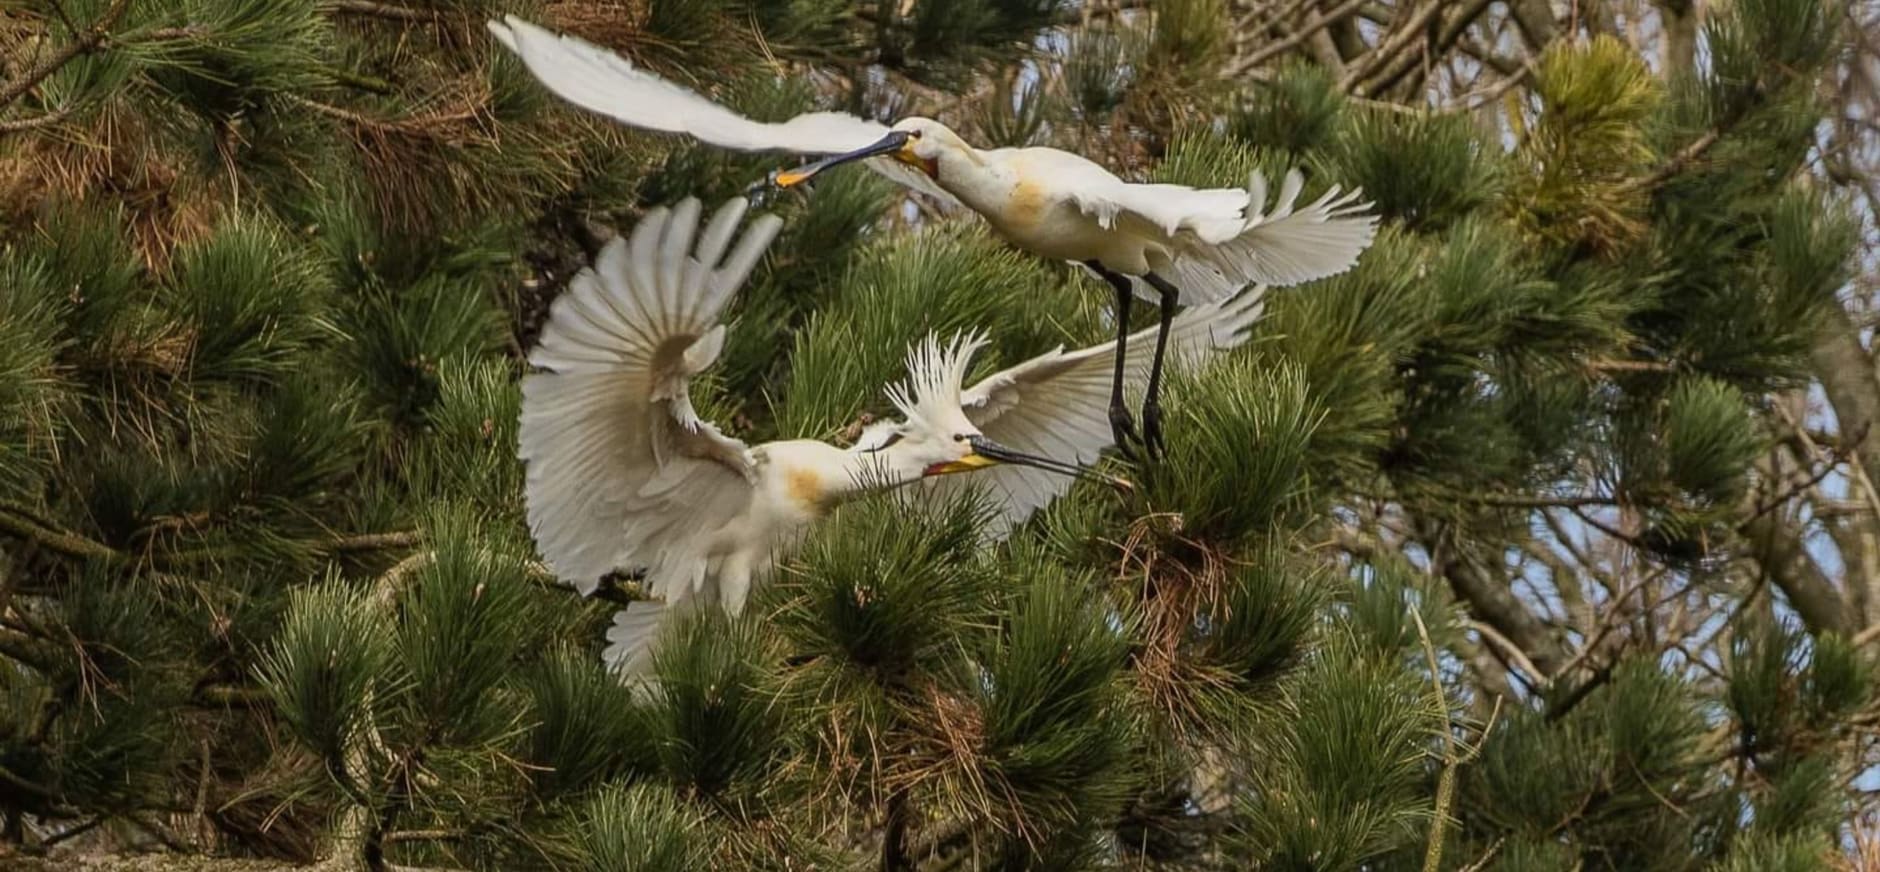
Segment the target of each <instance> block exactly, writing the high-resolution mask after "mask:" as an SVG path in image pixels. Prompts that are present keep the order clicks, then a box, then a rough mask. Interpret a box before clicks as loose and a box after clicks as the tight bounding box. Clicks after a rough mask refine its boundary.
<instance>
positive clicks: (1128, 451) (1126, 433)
mask: <svg viewBox="0 0 1880 872" xmlns="http://www.w3.org/2000/svg"><path fill="white" fill-rule="evenodd" d="M1110 436H1111V438H1113V439H1115V440H1116V450H1117V452H1119V453H1121V454H1122V455H1123V459H1125V460H1128V461H1129V462H1131V463H1134V462H1136V449H1134V448H1133V447H1131V445H1132V444H1133V443H1138V442H1141V441H1142V437H1140V436H1137V435H1136V422H1135V421H1132V420H1130V417H1129V409H1128V408H1126V407H1125V406H1123V405H1122V404H1121V403H1118V404H1116V405H1112V406H1110Z"/></svg>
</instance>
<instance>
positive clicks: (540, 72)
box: [489, 15, 1377, 452]
mask: <svg viewBox="0 0 1880 872" xmlns="http://www.w3.org/2000/svg"><path fill="white" fill-rule="evenodd" d="M489 27H490V30H491V32H493V33H494V34H495V35H496V38H497V39H498V40H499V41H500V42H501V43H502V44H503V45H504V46H506V47H508V48H509V49H510V50H511V51H513V52H515V53H516V55H517V56H518V57H520V58H521V59H522V62H523V63H524V64H526V65H527V66H528V68H529V70H530V71H531V72H533V73H534V74H535V76H536V77H537V78H538V79H540V80H541V81H542V83H543V84H544V85H546V86H548V88H549V89H550V90H552V91H554V92H555V93H556V94H559V95H560V96H561V97H562V98H563V99H566V100H568V101H569V102H571V103H574V104H576V105H578V106H582V107H585V108H587V109H590V110H593V111H595V112H599V113H601V114H603V115H608V116H611V117H612V118H614V119H617V120H619V121H622V122H625V123H626V124H629V125H631V126H634V127H640V128H645V129H649V130H658V131H664V132H668V133H682V134H687V135H690V136H694V137H697V138H698V139H700V140H702V141H704V142H707V143H710V144H712V145H716V146H720V147H723V148H731V149H740V150H744V151H769V150H776V151H786V152H795V153H799V154H825V155H833V156H832V157H828V158H825V159H823V160H819V161H817V162H815V163H812V164H809V165H807V166H804V167H801V168H799V169H796V170H791V171H789V172H783V173H773V174H772V176H771V180H772V181H773V182H774V183H776V184H777V185H780V186H784V187H788V186H791V185H796V184H800V183H802V182H803V181H805V180H807V179H809V178H810V177H812V176H814V175H816V174H817V173H818V172H821V171H822V170H824V169H827V168H829V167H832V166H835V165H837V164H841V163H846V162H849V161H855V160H864V159H866V160H867V165H868V166H869V167H870V168H871V169H874V170H876V171H877V172H880V173H882V174H883V175H886V176H888V177H889V178H891V179H893V180H894V181H896V182H899V183H901V184H903V185H906V186H909V187H912V188H915V189H917V190H920V191H924V192H927V193H929V194H943V195H948V197H947V198H948V199H957V200H958V201H960V202H962V203H964V204H965V205H966V206H967V207H969V208H971V209H972V210H973V211H976V212H978V213H980V214H981V215H984V216H985V217H986V219H987V220H988V221H990V222H991V223H992V226H993V228H994V229H996V230H997V231H998V232H999V233H1000V234H1001V235H1002V236H1004V237H1005V238H1006V239H1007V240H1008V241H1010V242H1012V243H1013V244H1015V245H1016V246H1018V247H1019V248H1022V249H1025V250H1028V251H1030V252H1032V253H1034V254H1038V255H1040V256H1043V257H1048V258H1055V259H1059V260H1065V261H1070V262H1073V263H1078V264H1082V265H1083V266H1085V267H1087V268H1089V269H1090V270H1091V271H1092V272H1094V273H1096V274H1097V275H1098V276H1100V277H1102V278H1103V279H1104V280H1105V281H1106V282H1108V283H1109V284H1110V286H1111V287H1112V288H1114V289H1115V292H1116V334H1117V336H1116V359H1115V366H1114V369H1113V370H1112V373H1111V385H1110V406H1109V417H1110V424H1111V427H1112V432H1113V433H1114V435H1115V440H1116V442H1117V444H1118V445H1119V446H1121V447H1122V448H1123V450H1124V451H1125V452H1127V451H1128V440H1129V439H1132V438H1134V437H1135V431H1134V425H1133V424H1132V423H1131V420H1130V414H1129V410H1128V409H1127V408H1126V407H1125V406H1124V405H1123V373H1124V369H1125V364H1124V359H1125V357H1126V356H1127V350H1128V343H1129V338H1130V337H1129V335H1128V331H1129V326H1128V325H1129V304H1130V299H1131V294H1132V290H1133V291H1134V292H1136V293H1140V294H1142V296H1143V298H1144V299H1147V300H1150V301H1152V302H1159V303H1160V305H1161V316H1162V317H1161V323H1160V325H1159V329H1158V330H1157V333H1156V345H1155V358H1154V362H1153V364H1152V365H1151V367H1150V372H1149V384H1148V388H1147V391H1146V396H1145V397H1144V400H1143V408H1142V419H1143V421H1142V426H1143V440H1144V441H1145V443H1146V445H1147V447H1148V448H1149V449H1150V450H1151V451H1156V450H1158V449H1159V447H1160V443H1161V431H1162V428H1161V406H1160V403H1159V395H1160V387H1161V381H1162V379H1161V375H1162V367H1161V364H1162V358H1163V354H1164V352H1165V351H1166V350H1167V347H1168V335H1169V325H1170V324H1171V322H1172V321H1173V319H1174V317H1175V311H1176V307H1177V305H1178V303H1179V302H1180V301H1181V299H1182V296H1183V295H1184V294H1185V295H1186V300H1187V302H1190V303H1197V302H1199V303H1216V302H1220V301H1222V300H1225V299H1227V298H1228V297H1230V296H1232V295H1233V294H1235V293H1236V292H1237V291H1239V290H1240V289H1241V288H1244V287H1246V286H1247V285H1248V284H1250V283H1257V284H1264V285H1276V286H1284V285H1294V284H1299V283H1301V282H1306V281H1311V280H1313V279H1318V278H1324V277H1326V276H1330V275H1335V274H1337V273H1341V272H1344V271H1345V270H1347V269H1350V268H1351V266H1352V265H1353V264H1355V263H1356V262H1357V260H1358V255H1359V254H1360V253H1361V252H1363V251H1364V249H1365V248H1366V247H1367V246H1369V245H1370V243H1371V237H1372V235H1373V234H1374V233H1375V232H1376V229H1377V218H1376V216H1375V215H1371V214H1366V213H1365V210H1366V209H1367V208H1368V207H1369V205H1370V204H1368V203H1358V202H1356V201H1357V199H1358V196H1359V192H1358V191H1356V190H1353V191H1351V192H1349V193H1346V194H1344V195H1342V196H1341V195H1340V194H1339V190H1338V188H1336V187H1334V188H1332V189H1331V190H1329V191H1327V192H1326V193H1325V194H1324V196H1321V197H1320V198H1318V199H1317V200H1315V201H1313V202H1312V203H1310V204H1309V205H1306V206H1304V207H1298V208H1295V204H1296V202H1297V200H1298V198H1299V193H1300V190H1301V189H1302V188H1303V187H1304V177H1303V176H1301V175H1300V174H1299V171H1298V170H1293V171H1291V172H1289V173H1287V175H1286V178H1285V180H1284V182H1282V183H1281V185H1280V189H1279V193H1278V196H1277V198H1276V200H1275V202H1274V204H1273V206H1272V208H1270V209H1269V208H1268V207H1267V184H1266V179H1265V178H1264V177H1263V176H1262V175H1261V174H1260V173H1259V172H1257V171H1256V172H1255V173H1253V175H1252V177H1251V179H1250V180H1249V183H1248V185H1247V187H1246V188H1245V189H1244V190H1243V189H1238V188H1221V189H1196V188H1190V187H1186V186H1183V185H1164V184H1136V183H1131V182H1125V181H1123V180H1122V179H1119V178H1117V177H1116V176H1115V175H1113V174H1111V173H1110V171H1108V170H1106V169H1104V168H1103V167H1101V166H1099V165H1097V164H1095V163H1092V162H1091V161H1089V160H1086V159H1084V158H1082V157H1080V156H1078V155H1075V154H1071V153H1069V152H1066V151H1060V150H1058V149H1054V148H996V149H978V148H974V147H972V146H971V145H968V144H967V143H966V142H965V141H964V140H962V139H961V138H960V137H959V136H958V135H957V134H955V133H954V132H953V131H952V130H949V129H948V128H947V127H946V125H943V124H941V123H940V122H938V121H934V120H932V119H930V118H919V117H910V118H903V119H901V120H900V121H898V122H896V123H895V124H894V126H893V127H887V126H884V125H881V124H877V123H875V122H873V121H867V120H864V119H861V118H857V117H855V116H852V115H846V114H843V113H840V112H811V113H808V114H804V115H798V116H797V117H795V118H792V119H790V120H788V121H785V122H781V123H775V124H767V123H761V122H757V121H752V120H750V119H748V118H745V117H743V116H741V115H738V114H737V113H735V112H732V111H731V110H729V109H726V108H724V107H722V106H719V105H717V104H714V103H712V102H711V101H710V100H707V99H705V98H704V97H701V96H699V95H697V94H695V93H693V92H691V91H688V90H686V89H685V88H682V87H680V86H678V85H675V84H672V83H671V82H667V81H665V80H663V79H661V78H659V77H658V76H655V75H653V74H651V73H648V72H646V71H644V70H640V69H637V68H635V67H634V66H633V64H632V63H631V62H630V61H628V60H627V59H625V58H623V57H620V56H619V55H617V54H614V53H613V52H610V51H607V50H606V49H602V48H600V47H598V46H595V45H592V44H590V43H588V42H585V41H582V40H580V39H577V38H575V37H571V36H560V35H557V34H554V33H551V32H549V31H547V30H544V29H542V28H540V27H537V26H536V25H533V24H530V23H529V22H527V21H523V20H522V19H519V18H516V17H515V16H513V15H512V16H508V17H506V18H504V20H503V21H500V22H497V21H492V22H490V24H489ZM1131 277H1136V278H1139V279H1141V280H1142V282H1143V285H1146V288H1145V287H1143V286H1139V285H1135V283H1134V282H1133V281H1132V280H1131ZM1150 292H1153V295H1151V293H1150Z"/></svg>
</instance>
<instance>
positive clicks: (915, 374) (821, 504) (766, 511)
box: [518, 198, 1260, 671]
mask: <svg viewBox="0 0 1880 872" xmlns="http://www.w3.org/2000/svg"><path fill="white" fill-rule="evenodd" d="M746 208H747V204H746V201H745V200H744V199H742V198H738V199H733V200H731V201H730V202H728V203H726V204H725V205H724V206H722V207H721V208H719V210H718V212H717V214H716V215H714V216H713V217H712V218H711V220H710V222H709V223H707V224H706V225H705V226H704V228H703V229H702V230H700V229H699V228H698V223H699V217H700V207H699V201H698V200H697V199H692V198H688V199H686V200H685V201H683V202H681V203H680V204H679V205H678V206H676V207H674V208H672V209H666V208H664V207H662V208H658V209H654V210H652V211H650V212H648V213H647V214H646V216H645V217H644V218H642V219H641V220H640V222H639V224H638V225H637V226H635V227H634V229H633V231H632V233H631V236H630V237H616V238H615V239H613V240H612V241H610V242H608V243H607V245H606V246H605V247H603V248H602V250H601V252H600V254H599V256H598V257H597V258H596V259H595V263H594V265H593V267H592V268H590V269H584V270H582V271H581V272H580V273H578V274H577V275H575V277H574V278H573V279H572V280H570V282H569V284H568V289H567V290H566V291H565V292H564V293H563V294H562V295H561V296H560V297H559V298H558V299H556V301H555V303H554V304H553V306H552V307H551V308H550V310H549V318H548V323H547V324H546V325H545V326H544V327H543V329H542V335H541V338H540V340H539V342H538V344H537V346H536V348H535V349H534V351H533V352H532V353H531V354H530V356H529V362H530V363H531V364H532V365H534V366H535V367H537V368H538V371H536V372H533V373H531V374H530V375H528V376H526V377H524V379H523V382H522V421H521V432H520V438H519V442H520V450H519V452H518V453H519V454H520V456H521V457H522V459H523V461H524V462H525V463H526V465H527V479H526V485H525V497H526V502H527V507H528V518H529V528H530V530H531V531H532V532H533V534H534V536H535V541H536V545H537V547H538V548H539V549H540V551H541V553H542V557H543V559H544V560H545V561H546V562H547V564H548V566H549V568H550V569H551V570H552V571H553V572H554V573H555V574H556V575H557V576H558V577H559V578H561V579H562V580H563V581H564V582H566V583H568V584H571V585H573V586H574V587H575V588H577V589H579V590H580V591H581V592H582V593H583V594H584V595H585V594H592V593H593V592H594V591H595V589H596V588H597V587H598V586H599V583H600V581H601V579H602V577H603V576H605V575H607V574H608V573H610V572H614V571H616V570H626V571H643V572H644V573H645V575H644V588H645V590H646V592H647V593H648V594H649V595H650V596H651V597H653V599H652V600H650V601H647V602H635V603H632V604H630V605H629V606H628V607H627V608H626V609H625V610H623V611H621V612H620V613H619V614H617V615H615V618H614V626H613V627H612V628H611V629H610V630H609V632H608V639H609V641H610V642H611V643H612V644H610V645H609V646H608V648H607V651H606V657H607V659H608V661H609V662H610V663H611V664H613V665H614V666H615V667H616V668H622V667H625V668H626V669H627V671H634V670H637V669H639V668H640V667H642V666H643V665H644V660H643V658H642V657H641V655H642V653H643V652H644V651H645V650H646V643H647V642H648V641H649V640H650V638H651V637H652V635H653V631H654V630H655V629H656V628H657V627H658V624H659V620H660V616H661V614H662V612H663V611H664V610H665V609H668V608H672V607H674V606H677V605H679V604H682V603H687V602H703V603H712V602H715V603H718V604H719V605H721V606H722V607H723V608H725V609H726V610H728V611H730V612H733V613H736V612H737V611H738V610H739V609H740V608H741V607H742V606H743V604H744V599H745V595H746V594H747V593H748V592H749V590H750V587H751V585H752V583H753V582H755V581H758V580H760V579H762V578H763V577H764V575H765V574H766V573H767V572H768V571H769V570H770V567H771V564H772V561H773V560H774V555H775V553H776V552H777V550H778V549H787V548H789V547H791V546H792V545H794V543H795V542H796V540H797V538H798V537H799V535H800V533H801V532H802V531H803V529H804V528H805V527H807V526H808V525H809V524H811V523H812V522H814V521H815V520H817V519H818V518H820V517H822V516H823V515H824V513H825V512H826V511H827V510H828V509H829V508H830V507H832V506H833V505H834V504H836V503H837V502H839V501H841V500H843V499H845V498H848V497H853V496H858V495H861V494H863V493H867V492H870V491H875V490H882V489H887V488H891V487H896V486H900V485H905V484H909V483H912V482H915V481H919V480H921V479H924V478H932V477H936V476H942V475H946V474H949V473H956V472H965V471H968V470H983V471H982V472H980V473H979V475H980V476H982V477H983V479H982V480H985V481H987V483H988V484H989V485H991V492H992V493H993V494H995V495H996V496H997V497H998V499H999V500H1000V502H999V506H1000V509H1001V512H1000V514H999V517H998V519H997V523H996V526H997V532H1000V533H1003V532H1004V531H1005V530H1006V529H1009V527H1010V526H1011V525H1013V524H1016V523H1019V522H1021V521H1023V520H1024V519H1025V518H1026V517H1028V516H1029V515H1030V514H1031V513H1032V512H1033V511H1035V510H1037V509H1038V508H1039V507H1040V506H1043V505H1044V504H1046V503H1048V502H1050V501H1051V500H1052V499H1055V498H1056V497H1058V496H1059V495H1061V494H1062V493H1064V492H1065V491H1066V490H1067V489H1068V488H1069V486H1070V479H1071V478H1072V477H1077V476H1082V477H1087V478H1093V479H1098V480H1102V481H1105V482H1108V483H1111V484H1113V485H1117V486H1119V487H1127V486H1128V483H1127V482H1124V481H1122V480H1121V479H1117V478H1113V477H1111V476H1107V475H1102V474H1100V473H1097V472H1095V471H1093V470H1091V469H1089V468H1088V467H1085V466H1082V465H1080V464H1083V463H1087V462H1091V461H1094V460H1096V458H1097V456H1098V454H1099V453H1100V452H1101V451H1102V450H1103V449H1104V448H1106V447H1108V446H1109V444H1110V434H1109V429H1108V428H1107V427H1105V426H1104V417H1103V416H1104V406H1105V403H1106V402H1107V397H1108V379H1107V377H1106V376H1107V370H1108V368H1109V367H1108V363H1109V360H1108V358H1109V356H1110V352H1111V349H1110V347H1109V345H1108V344H1107V343H1106V344H1104V345H1099V346H1096V347H1094V348H1087V349H1084V350H1082V351H1072V352H1066V351H1063V350H1062V349H1059V350H1056V351H1052V352H1050V353H1048V354H1042V355H1039V356H1038V357H1035V358H1032V359H1031V360H1028V361H1026V362H1024V363H1021V364H1019V365H1017V366H1014V367H1012V368H1010V369H1007V370H1004V371H1002V372H999V373H996V374H994V375H991V376H989V377H987V378H986V379H985V380H983V381H981V382H979V383H978V384H975V385H973V386H972V387H970V388H966V389H964V390H962V388H961V385H960V381H961V378H962V377H963V376H964V374H965V372H966V367H967V364H968V362H969V361H970V359H971V357H972V354H973V352H974V351H976V350H977V349H979V348H980V347H981V346H982V345H984V340H982V339H980V338H977V337H956V338H955V339H954V340H953V341H952V342H950V343H945V344H943V343H941V342H940V341H939V340H938V339H937V338H935V337H933V336H931V335H930V336H928V337H927V338H926V340H925V341H923V342H921V343H918V344H917V345H916V346H915V347H914V348H913V349H912V350H911V351H910V353H909V354H908V359H907V362H908V368H909V376H908V380H907V381H906V382H905V383H903V384H899V385H895V386H893V387H891V388H889V390H888V398H889V399H890V400H891V401H892V402H893V404H894V405H895V407H896V408H897V409H899V410H900V412H901V413H902V414H903V415H904V416H905V420H902V421H885V422H881V423H877V424H875V425H873V426H871V427H869V428H868V429H867V430H865V431H864V432H863V435H862V437H861V438H860V439H859V440H858V441H857V444H856V445H854V446H853V447H851V448H847V449H843V448H838V447H836V446H834V445H829V444H827V443H823V442H818V441H815V440H808V439H792V440H784V441H777V442H767V443H764V444H761V445H746V444H745V443H744V442H742V441H740V440H737V439H734V438H731V437H729V436H726V435H725V434H724V433H722V432H720V431H719V430H718V428H717V427H715V426H713V425H712V424H711V423H709V422H706V421H702V420H700V419H699V417H698V415H697V414H696V413H695V412H694V410H693V407H692V403H691V400H690V398H689V395H688V393H687V387H688V385H689V383H690V381H691V379H692V378H693V377H695V376H697V375H698V374H699V373H701V372H703V371H705V370H706V368H708V367H710V366H711V365H712V363H713V362H714V361H716V360H717V359H718V355H719V352H720V351H722V350H723V348H724V341H725V327H724V325H723V324H722V323H720V319H721V316H722V314H723V312H724V309H725V307H726V305H727V304H728V302H729V301H730V300H731V297H732V294H734V293H735V292H736V291H737V289H738V287H739V286H740V285H741V284H742V283H743V282H744V280H745V277H746V276H747V275H749V273H750V271H751V269H752V267H753V266H755V265H756V263H757V261H758V258H760V257H761V256H762V255H763V252H764V249H765V248H766V247H767V246H768V245H769V244H770V241H771V239H772V238H774V237H775V236H776V233H777V229H778V227H779V226H780V224H781V223H782V222H781V221H779V220H778V219H777V218H776V217H775V216H770V215H766V216H763V217H760V218H758V219H756V220H755V221H752V222H751V225H750V228H749V230H747V231H746V232H745V234H744V236H743V237H742V238H741V239H739V240H738V241H737V244H736V245H735V246H733V245H732V237H733V235H734V234H735V233H736V231H737V227H738V224H739V222H740V220H741V218H742V216H743V215H744V213H745V210H746ZM1259 314H1260V303H1259V298H1258V296H1257V295H1254V294H1245V295H1242V296H1241V297H1239V298H1236V299H1232V300H1226V301H1222V302H1221V303H1218V304H1209V305H1204V306H1197V307H1194V308H1191V309H1189V310H1188V311H1186V312H1184V313H1182V316H1181V317H1180V318H1178V319H1177V320H1176V323H1175V326H1174V330H1173V335H1174V336H1175V345H1176V348H1177V352H1176V355H1177V358H1176V359H1177V360H1178V361H1181V362H1183V363H1186V362H1188V361H1193V360H1198V359H1199V358H1200V357H1202V356H1203V355H1204V354H1205V353H1207V352H1209V351H1211V350H1214V349H1221V348H1229V347H1232V346H1235V345H1238V344H1240V343H1241V342H1243V341H1245V339H1246V333H1247V329H1248V327H1249V326H1250V325H1251V324H1252V323H1253V321H1254V319H1256V318H1257V317H1259ZM1145 334H1146V331H1145ZM1143 369H1144V367H1141V366H1136V367H1132V371H1131V373H1130V377H1131V381H1132V382H1134V383H1136V384H1138V385H1140V383H1141V382H1142V376H1143V372H1142V370H1143ZM1047 453H1049V454H1052V455H1056V457H1057V458H1058V459H1047V458H1046V457H1044V456H1041V455H1044V454H1047Z"/></svg>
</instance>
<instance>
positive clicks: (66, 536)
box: [0, 503, 125, 562]
mask: <svg viewBox="0 0 1880 872" xmlns="http://www.w3.org/2000/svg"><path fill="white" fill-rule="evenodd" d="M0 533H10V534H12V535H13V536H14V537H16V538H20V539H25V540H27V541H30V542H36V543H38V544H39V545H41V546H43V547H45V548H46V549H47V550H50V551H53V552H56V553H59V554H63V555H65V556H67V557H77V558H81V559H86V560H104V561H108V562H117V561H120V560H123V559H125V556H124V554H123V552H120V551H118V550H116V549H114V548H112V547H110V546H108V545H105V544H103V543H100V542H94V541H92V540H90V539H87V538H85V537H83V536H79V535H77V534H75V533H67V532H64V531H61V530H59V529H58V528H57V527H55V526H53V525H52V524H51V523H49V522H47V521H45V520H44V519H41V518H40V517H39V516H38V515H37V514H35V513H34V512H33V511H32V510H31V509H28V508H26V507H25V506H20V505H17V504H13V503H0Z"/></svg>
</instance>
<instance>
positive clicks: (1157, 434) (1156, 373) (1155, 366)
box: [1142, 273, 1181, 457]
mask: <svg viewBox="0 0 1880 872" xmlns="http://www.w3.org/2000/svg"><path fill="white" fill-rule="evenodd" d="M1144 278H1145V279H1147V280H1148V282H1149V287H1152V288H1155V289H1156V292H1157V293H1160V294H1161V295H1162V329H1160V330H1158V331H1156V334H1155V362H1153V363H1151V364H1149V390H1148V393H1147V395H1146V396H1144V397H1143V400H1142V439H1143V443H1142V444H1143V448H1144V449H1145V450H1147V451H1148V452H1149V456H1150V457H1160V456H1161V455H1162V355H1164V354H1166V353H1167V352H1168V328H1169V325H1170V324H1172V323H1174V321H1175V306H1176V305H1177V304H1178V303H1179V302H1180V300H1181V289H1180V288H1177V287H1175V286H1174V285H1171V284H1169V283H1168V280H1167V279H1165V278H1162V277H1161V276H1159V275H1156V274H1155V273H1149V274H1148V275H1147V276H1144Z"/></svg>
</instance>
